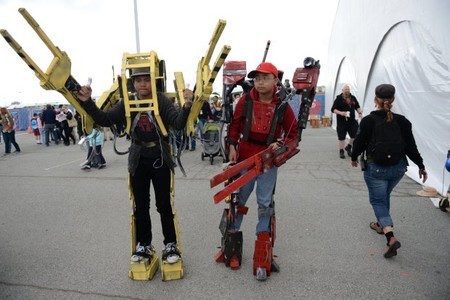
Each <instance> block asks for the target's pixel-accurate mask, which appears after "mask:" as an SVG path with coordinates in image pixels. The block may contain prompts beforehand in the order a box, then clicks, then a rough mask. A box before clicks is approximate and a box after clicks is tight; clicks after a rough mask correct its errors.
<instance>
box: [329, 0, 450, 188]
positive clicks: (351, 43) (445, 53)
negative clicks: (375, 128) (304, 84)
mask: <svg viewBox="0 0 450 300" xmlns="http://www.w3.org/2000/svg"><path fill="white" fill-rule="evenodd" d="M449 12H450V1H443V0H429V1H420V0H397V1H390V0H378V1H372V0H341V1H340V2H339V5H338V9H337V13H336V19H335V21H334V26H333V31H332V34H331V38H330V44H329V49H328V53H329V54H328V55H329V56H328V66H327V70H326V71H327V78H328V80H329V81H328V83H327V89H326V99H328V101H327V103H326V112H327V113H328V114H331V111H330V109H331V105H332V102H333V100H334V99H335V98H336V96H337V95H338V94H340V93H341V89H342V85H343V84H345V83H348V84H349V85H350V86H351V92H352V94H353V95H355V96H356V98H357V99H358V101H359V103H360V105H361V107H362V109H363V111H364V115H367V114H369V113H370V111H372V110H373V109H374V102H373V99H374V96H375V94H374V91H375V87H376V86H377V85H379V84H382V83H390V84H393V85H394V86H395V88H396V95H395V101H394V107H393V111H394V112H396V113H400V114H402V115H404V116H406V118H408V119H409V120H410V121H411V123H412V125H413V133H414V137H415V139H416V143H417V146H418V148H419V152H420V153H421V154H422V157H423V158H424V164H425V166H426V168H427V171H428V173H429V179H428V181H427V182H426V183H425V185H427V186H432V187H434V188H436V189H437V190H438V191H439V192H440V193H441V194H444V195H445V194H446V193H447V191H448V188H449V184H450V173H449V172H447V171H446V170H445V168H444V165H445V162H446V160H447V151H448V150H450V35H449V34H448V32H447V31H448V28H450V18H448V13H449ZM335 123H336V122H333V124H335ZM407 175H408V176H409V177H411V178H412V179H414V180H416V181H417V182H421V181H419V176H418V169H417V166H416V165H415V164H414V163H412V162H410V167H409V168H408V172H407Z"/></svg>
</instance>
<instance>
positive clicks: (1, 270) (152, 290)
mask: <svg viewBox="0 0 450 300" xmlns="http://www.w3.org/2000/svg"><path fill="white" fill-rule="evenodd" d="M16 138H17V141H18V143H19V144H20V146H21V148H22V152H21V153H20V154H11V155H9V156H7V157H1V158H0V299H34V300H36V299H46V300H47V299H449V298H450V296H449V295H450V230H449V229H450V214H448V213H444V212H442V211H440V210H439V209H437V208H436V207H435V206H434V205H433V203H432V202H431V201H430V199H429V198H424V197H419V196H417V195H416V191H418V190H421V185H420V184H418V183H416V182H415V181H413V180H411V179H410V178H408V177H406V176H405V177H404V178H403V179H402V181H401V182H400V184H399V185H398V186H397V187H396V189H395V190H394V192H393V194H392V199H391V202H392V204H391V214H392V217H393V219H394V222H395V234H396V237H397V238H398V239H399V240H400V241H401V243H402V247H401V248H400V249H399V252H398V256H396V257H393V258H392V259H385V258H384V257H383V255H382V254H383V250H384V248H385V243H386V240H385V238H384V236H382V235H378V234H377V233H375V232H374V231H373V230H371V229H370V228H369V223H370V222H371V221H374V220H375V217H374V214H373V211H372V208H371V206H370V204H369V201H368V195H367V188H366V186H365V183H364V180H363V176H362V172H361V171H360V170H359V168H352V167H351V165H350V159H349V158H348V157H347V158H346V159H340V158H339V153H338V150H337V145H338V143H337V137H336V133H335V131H334V130H333V129H331V128H330V127H320V128H307V129H306V130H305V131H304V134H303V141H302V142H301V145H300V149H301V152H300V153H299V154H298V155H296V156H295V157H293V158H292V159H290V160H289V161H288V162H287V163H286V164H285V165H283V166H282V167H281V168H280V170H279V177H278V182H277V190H276V194H275V203H276V217H277V238H276V242H275V248H274V253H275V255H276V261H277V262H278V264H279V265H280V268H281V272H280V273H272V275H271V276H270V277H269V278H268V280H267V281H265V282H259V281H257V280H256V279H255V277H254V276H253V273H252V256H253V248H254V240H255V235H254V233H255V225H256V218H257V212H256V201H255V196H254V194H253V195H252V196H251V198H250V199H249V202H248V206H249V213H248V215H247V216H246V217H245V219H244V223H243V226H242V231H243V234H244V243H243V248H244V250H243V260H242V266H241V268H240V269H239V270H235V271H234V270H230V269H229V268H226V267H225V265H224V264H223V263H216V262H215V261H214V254H215V253H216V252H217V251H218V247H219V246H220V238H221V236H220V231H219V228H218V227H219V222H220V217H221V215H222V211H223V209H224V208H225V207H226V205H225V204H224V203H219V204H214V202H213V195H214V194H215V193H216V192H217V191H219V190H220V189H221V188H222V187H217V188H214V189H211V188H210V187H209V179H210V178H211V177H212V176H213V175H215V174H217V173H219V172H221V168H222V166H221V165H222V158H220V157H215V159H214V162H213V165H211V164H210V161H209V160H208V159H206V160H203V161H202V159H201V153H202V150H203V149H202V148H201V147H200V145H198V147H197V149H196V150H195V151H185V152H184V153H183V155H182V163H183V166H184V168H185V170H186V173H187V174H186V175H187V176H186V177H184V176H183V174H182V172H180V170H179V168H177V169H176V173H175V207H176V210H177V212H178V220H179V223H180V233H181V240H182V251H183V261H184V278H183V279H181V280H173V281H162V280H161V274H160V273H159V272H158V273H157V274H156V275H155V277H154V278H153V280H151V281H133V280H131V279H129V278H128V269H129V259H130V225H129V222H130V213H131V204H130V200H129V198H128V187H127V166H126V163H127V159H126V156H123V155H117V154H115V153H114V151H113V147H112V142H111V141H107V142H106V143H105V146H104V156H105V158H106V161H107V166H106V168H104V169H101V170H98V169H92V170H90V171H83V170H81V169H80V166H79V165H80V164H81V163H82V162H83V161H84V160H85V158H86V150H85V149H83V148H81V147H80V146H79V145H70V146H64V145H61V144H60V145H57V146H56V145H50V146H49V147H46V146H43V145H36V144H35V142H34V137H33V136H32V135H31V134H27V133H26V132H17V134H16ZM127 143H128V141H126V139H120V140H119V141H118V143H117V144H118V145H117V147H118V149H119V150H120V151H124V150H126V149H127ZM0 147H1V150H2V151H1V152H0V153H2V152H3V149H4V144H1V145H0ZM151 201H152V202H151V216H152V220H153V226H154V230H153V233H154V241H153V242H154V245H155V246H156V248H157V249H158V250H162V247H163V243H162V234H161V228H160V222H159V215H158V214H157V212H156V208H155V206H154V198H153V195H152V200H151Z"/></svg>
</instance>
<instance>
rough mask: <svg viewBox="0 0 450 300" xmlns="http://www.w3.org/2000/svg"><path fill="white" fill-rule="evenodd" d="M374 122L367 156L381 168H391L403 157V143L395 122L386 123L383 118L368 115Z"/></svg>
mask: <svg viewBox="0 0 450 300" xmlns="http://www.w3.org/2000/svg"><path fill="white" fill-rule="evenodd" d="M370 117H371V118H372V119H373V120H375V127H374V129H373V132H372V139H371V141H370V143H369V146H368V147H367V156H368V157H371V158H372V160H373V161H374V162H375V163H376V164H378V165H382V166H393V165H395V164H397V163H398V162H399V161H400V159H401V158H402V157H403V156H404V155H405V143H404V141H403V138H402V131H401V128H400V126H399V125H398V123H397V121H395V120H392V121H391V122H386V120H385V119H384V117H380V116H377V115H370Z"/></svg>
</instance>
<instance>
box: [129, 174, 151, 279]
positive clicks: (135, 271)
mask: <svg viewBox="0 0 450 300" xmlns="http://www.w3.org/2000/svg"><path fill="white" fill-rule="evenodd" d="M128 191H129V195H130V200H131V201H130V203H131V215H130V231H131V232H130V236H131V245H130V250H131V253H130V255H132V254H133V252H134V251H135V248H136V223H135V218H134V195H133V189H132V188H131V174H130V173H128ZM156 271H158V256H157V255H156V253H154V254H153V255H152V259H151V260H150V259H148V258H144V259H142V260H141V261H138V262H134V261H132V262H130V270H129V271H128V277H130V278H131V279H133V280H152V279H153V276H155V273H156Z"/></svg>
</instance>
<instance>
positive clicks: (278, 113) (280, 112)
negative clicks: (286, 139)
mask: <svg viewBox="0 0 450 300" xmlns="http://www.w3.org/2000/svg"><path fill="white" fill-rule="evenodd" d="M286 104H287V102H286V101H281V102H280V103H278V105H277V106H276V108H275V113H274V115H273V120H272V124H271V125H270V131H269V135H268V137H267V142H266V144H267V145H270V144H272V143H273V140H274V138H275V131H276V129H277V126H278V124H282V123H283V121H284V112H285V111H286Z"/></svg>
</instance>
